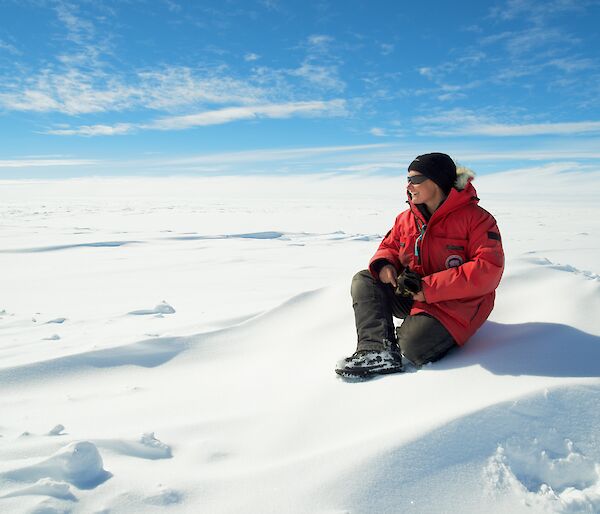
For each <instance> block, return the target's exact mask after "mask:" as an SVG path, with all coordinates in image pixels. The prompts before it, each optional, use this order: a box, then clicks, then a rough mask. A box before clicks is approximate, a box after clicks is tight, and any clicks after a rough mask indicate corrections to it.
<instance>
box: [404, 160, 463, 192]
mask: <svg viewBox="0 0 600 514" xmlns="http://www.w3.org/2000/svg"><path fill="white" fill-rule="evenodd" d="M408 171H418V172H419V173H421V174H423V175H425V176H426V177H427V178H430V179H431V180H433V181H434V182H435V183H436V184H437V185H438V186H440V188H441V190H442V191H443V192H444V193H445V194H449V193H450V190H451V189H452V186H454V182H456V164H454V161H453V160H452V159H451V158H450V156H449V155H446V154H445V153H439V152H434V153H425V154H423V155H419V156H418V157H417V158H416V159H415V160H414V161H413V162H411V163H410V166H409V167H408Z"/></svg>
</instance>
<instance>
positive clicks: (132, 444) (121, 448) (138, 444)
mask: <svg viewBox="0 0 600 514" xmlns="http://www.w3.org/2000/svg"><path fill="white" fill-rule="evenodd" d="M94 443H95V444H96V445H98V446H99V447H100V448H105V449H107V450H112V451H114V452H116V453H120V454H122V455H128V456H130V457H137V458H140V459H150V460H157V459H170V458H171V457H173V452H172V450H171V447H170V446H169V445H168V444H165V443H163V442H162V441H159V440H158V439H156V437H154V432H148V433H145V434H142V435H141V437H140V438H139V439H138V440H137V441H127V440H123V439H96V440H94Z"/></svg>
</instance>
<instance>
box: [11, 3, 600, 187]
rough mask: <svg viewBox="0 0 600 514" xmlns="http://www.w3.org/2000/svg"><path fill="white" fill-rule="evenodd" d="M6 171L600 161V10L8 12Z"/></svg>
mask: <svg viewBox="0 0 600 514" xmlns="http://www.w3.org/2000/svg"><path fill="white" fill-rule="evenodd" d="M0 12H1V16H0V137H1V140H2V144H1V145H0V177H4V178H20V177H22V178H31V177H69V176H83V175H171V174H191V175H198V174H232V173H314V172H342V173H374V172H375V173H379V172H385V173H397V172H398V171H399V170H401V171H402V172H404V170H405V166H406V165H407V164H408V163H409V162H410V161H411V160H412V158H413V157H414V156H416V155H417V154H419V153H423V152H428V151H443V152H447V153H450V154H451V155H452V156H453V157H454V158H455V159H456V160H458V161H460V162H461V163H463V164H466V165H469V166H471V167H473V168H474V169H476V170H478V171H479V172H483V173H486V172H492V171H496V170H501V169H508V168H515V167H526V166H528V165H531V163H535V164H536V165H537V164H540V163H541V164H544V163H549V162H567V163H577V166H579V167H583V168H585V167H586V166H595V165H596V164H597V163H598V159H600V59H599V55H598V54H599V50H598V49H599V48H600V36H599V31H598V26H599V25H600V2H599V1H598V0H593V1H587V0H548V1H543V2H542V1H532V0H508V1H498V2H486V1H465V2H450V1H448V2H432V1H423V2H399V1H383V0H370V1H358V0H346V1H344V2H342V1H315V2H307V1H305V0H303V1H300V0H294V1H290V0H246V1H233V0H219V1H194V2H192V1H188V2H184V1H182V0H148V1H141V0H139V1H138V0H129V1H127V2H125V1H116V0H115V1H105V0H94V1H87V0H86V1H78V2H75V1H71V2H70V1H63V0H52V1H46V0H30V1H27V0H18V1H17V0H14V1H12V0H0Z"/></svg>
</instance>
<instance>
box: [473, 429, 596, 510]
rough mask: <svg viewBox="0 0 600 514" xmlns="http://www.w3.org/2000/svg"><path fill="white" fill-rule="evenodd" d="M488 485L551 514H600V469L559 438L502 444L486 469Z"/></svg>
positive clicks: (542, 438)
mask: <svg viewBox="0 0 600 514" xmlns="http://www.w3.org/2000/svg"><path fill="white" fill-rule="evenodd" d="M485 476H486V478H487V482H488V484H489V485H490V486H491V487H492V490H495V491H497V492H499V493H502V494H504V493H506V492H508V491H510V492H512V493H513V494H515V495H516V496H517V497H520V498H521V499H522V500H523V502H525V503H526V504H528V505H537V506H539V507H540V508H543V509H544V510H549V511H551V512H600V495H599V494H598V490H600V465H599V464H598V463H597V462H595V461H593V460H592V459H590V458H589V457H587V456H585V455H584V454H582V453H581V452H579V451H578V450H577V448H575V445H574V443H573V442H572V441H570V440H569V439H562V440H560V439H559V438H558V437H557V436H556V434H552V433H551V434H549V435H545V436H543V437H539V438H535V439H534V440H533V441H520V440H518V439H511V440H509V441H506V442H505V443H503V444H500V445H499V446H498V448H497V449H496V452H495V454H494V455H493V456H492V457H490V459H489V460H488V464H487V467H486V469H485Z"/></svg>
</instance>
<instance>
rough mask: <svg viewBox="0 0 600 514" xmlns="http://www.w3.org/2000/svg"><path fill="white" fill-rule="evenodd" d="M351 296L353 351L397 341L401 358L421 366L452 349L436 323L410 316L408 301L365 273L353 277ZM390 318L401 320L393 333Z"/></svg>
mask: <svg viewBox="0 0 600 514" xmlns="http://www.w3.org/2000/svg"><path fill="white" fill-rule="evenodd" d="M351 294H352V307H353V308H354V318H355V321H356V333H357V335H358V344H357V350H381V349H382V343H383V340H384V339H387V340H388V341H395V340H397V341H398V345H399V346H400V351H401V352H402V354H403V355H404V356H405V357H406V358H407V359H408V360H409V361H411V362H412V363H413V364H415V365H417V366H422V365H423V364H427V363H428V362H434V361H437V360H439V359H441V358H442V357H443V356H444V355H446V354H447V353H448V352H449V351H450V350H451V349H452V348H454V347H455V346H456V342H455V341H454V339H453V338H452V336H451V335H450V333H449V332H448V331H447V330H446V328H445V327H444V326H443V325H442V324H441V323H440V322H439V321H438V320H437V319H435V318H434V317H433V316H430V315H429V314H417V315H416V316H411V315H410V309H411V306H412V303H413V300H412V298H404V297H402V296H398V295H396V294H395V293H394V288H393V287H392V286H391V285H390V284H383V283H382V282H380V281H379V280H375V279H374V278H373V276H372V275H371V273H370V272H369V271H368V270H363V271H359V272H358V273H357V274H356V275H354V278H353V279H352V287H351ZM392 316H395V317H397V318H402V319H404V321H403V322H402V325H401V326H400V327H398V329H397V330H395V329H394V321H393V318H392Z"/></svg>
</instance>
